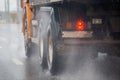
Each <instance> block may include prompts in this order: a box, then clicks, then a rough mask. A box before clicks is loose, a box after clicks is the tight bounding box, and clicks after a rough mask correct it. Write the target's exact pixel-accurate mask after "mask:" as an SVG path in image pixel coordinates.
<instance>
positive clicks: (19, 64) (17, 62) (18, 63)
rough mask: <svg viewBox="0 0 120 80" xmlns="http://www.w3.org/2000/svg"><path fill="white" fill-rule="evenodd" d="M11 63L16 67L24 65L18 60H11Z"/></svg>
mask: <svg viewBox="0 0 120 80" xmlns="http://www.w3.org/2000/svg"><path fill="white" fill-rule="evenodd" d="M12 61H13V62H14V63H15V64H16V65H18V66H22V65H24V64H23V62H22V61H20V60H18V59H15V58H13V59H12Z"/></svg>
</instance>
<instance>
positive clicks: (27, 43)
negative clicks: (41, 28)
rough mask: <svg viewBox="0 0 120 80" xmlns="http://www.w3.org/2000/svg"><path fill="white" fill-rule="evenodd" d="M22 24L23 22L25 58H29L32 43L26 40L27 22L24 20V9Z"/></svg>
mask: <svg viewBox="0 0 120 80" xmlns="http://www.w3.org/2000/svg"><path fill="white" fill-rule="evenodd" d="M23 22H24V31H23V32H24V33H23V34H24V46H25V54H26V56H27V57H30V56H31V44H32V41H31V39H28V38H27V20H26V9H25V11H24V19H23Z"/></svg>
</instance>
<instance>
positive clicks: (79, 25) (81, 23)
mask: <svg viewBox="0 0 120 80" xmlns="http://www.w3.org/2000/svg"><path fill="white" fill-rule="evenodd" d="M76 28H77V30H80V31H82V30H84V28H85V23H84V21H82V20H79V21H78V22H77V24H76Z"/></svg>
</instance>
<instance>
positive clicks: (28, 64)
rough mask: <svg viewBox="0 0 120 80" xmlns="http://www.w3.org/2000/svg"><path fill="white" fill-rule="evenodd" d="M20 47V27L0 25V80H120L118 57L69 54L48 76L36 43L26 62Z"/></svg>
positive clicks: (21, 37) (119, 59) (21, 40)
mask: <svg viewBox="0 0 120 80" xmlns="http://www.w3.org/2000/svg"><path fill="white" fill-rule="evenodd" d="M23 45H24V43H23V35H22V33H21V32H20V25H16V24H11V25H6V24H0V80H120V58H119V57H114V56H108V55H107V54H102V53H98V57H97V58H95V59H93V60H90V59H82V58H80V57H78V55H73V53H74V51H71V52H70V53H71V55H69V56H67V57H68V58H66V57H62V60H61V62H62V64H61V67H60V68H59V70H60V73H59V74H58V75H56V76H50V75H49V74H47V73H45V71H42V69H41V67H40V64H39V57H38V52H37V51H38V50H37V44H36V43H33V46H32V47H33V48H32V50H31V53H32V56H31V57H30V58H29V59H28V58H26V56H25V52H24V48H23ZM63 62H64V63H63Z"/></svg>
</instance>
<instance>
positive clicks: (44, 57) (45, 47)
mask: <svg viewBox="0 0 120 80" xmlns="http://www.w3.org/2000/svg"><path fill="white" fill-rule="evenodd" d="M55 52H56V51H55V44H54V41H53V37H52V33H51V31H50V30H49V32H47V33H39V56H40V64H41V66H42V69H43V70H45V69H46V70H48V72H49V73H50V74H51V75H55V74H56V73H57V72H56V69H57V66H56V65H57V64H56V63H57V58H58V57H57V54H56V53H55Z"/></svg>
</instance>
